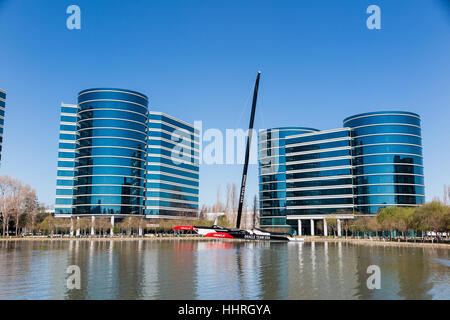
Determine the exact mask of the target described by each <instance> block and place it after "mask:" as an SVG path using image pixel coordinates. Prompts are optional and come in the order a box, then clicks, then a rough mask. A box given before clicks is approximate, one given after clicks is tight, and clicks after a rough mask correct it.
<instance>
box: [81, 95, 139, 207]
mask: <svg viewBox="0 0 450 320" xmlns="http://www.w3.org/2000/svg"><path fill="white" fill-rule="evenodd" d="M147 114H148V98H147V97H146V96H145V95H143V94H141V93H138V92H135V91H130V90H123V89H109V88H107V89H106V88H101V89H87V90H83V91H81V92H80V93H79V95H78V119H77V124H78V128H77V140H76V141H77V148H76V161H75V183H74V184H75V192H74V197H75V199H74V213H75V214H87V215H98V214H115V215H128V214H143V209H144V179H145V148H146V134H147V132H146V129H147Z"/></svg>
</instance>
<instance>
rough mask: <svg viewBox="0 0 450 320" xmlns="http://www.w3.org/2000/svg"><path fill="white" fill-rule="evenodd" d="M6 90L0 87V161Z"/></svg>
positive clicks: (0, 157)
mask: <svg viewBox="0 0 450 320" xmlns="http://www.w3.org/2000/svg"><path fill="white" fill-rule="evenodd" d="M5 106H6V91H5V90H2V89H0V161H1V159H2V145H3V127H4V125H5Z"/></svg>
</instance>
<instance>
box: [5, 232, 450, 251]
mask: <svg viewBox="0 0 450 320" xmlns="http://www.w3.org/2000/svg"><path fill="white" fill-rule="evenodd" d="M302 238H303V239H304V242H342V243H350V244H359V245H371V246H392V247H420V248H442V249H450V244H449V243H438V242H434V243H430V242H421V241H420V240H416V242H414V240H410V241H407V242H405V241H398V240H392V241H389V240H380V239H367V238H366V239H355V238H345V237H340V238H338V237H336V238H334V237H311V236H305V237H302ZM139 240H141V241H168V240H170V241H208V242H212V241H216V242H219V241H220V242H224V241H225V242H243V241H244V242H245V241H249V240H241V239H213V238H205V237H199V236H172V235H168V236H158V237H157V236H150V237H149V236H147V237H132V236H113V237H109V236H108V237H99V236H97V237H95V236H94V237H91V236H84V237H47V236H35V237H0V242H8V241H139ZM250 241H252V240H250ZM256 241H258V240H256ZM297 243H298V242H297ZM300 243H301V242H300Z"/></svg>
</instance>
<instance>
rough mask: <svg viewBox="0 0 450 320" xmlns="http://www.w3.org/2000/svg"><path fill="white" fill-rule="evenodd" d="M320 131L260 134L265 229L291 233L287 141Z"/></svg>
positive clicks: (292, 129) (294, 129)
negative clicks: (288, 222)
mask: <svg viewBox="0 0 450 320" xmlns="http://www.w3.org/2000/svg"><path fill="white" fill-rule="evenodd" d="M314 131H318V130H317V129H311V128H302V127H282V128H272V129H267V130H262V131H261V132H260V133H259V141H258V161H259V201H260V205H259V208H260V210H259V217H260V225H261V226H262V227H265V228H272V229H278V230H280V229H281V230H282V229H286V230H287V231H289V230H290V228H291V227H290V225H288V224H287V222H286V158H285V149H284V146H285V138H286V137H288V136H294V135H298V134H303V133H307V132H314Z"/></svg>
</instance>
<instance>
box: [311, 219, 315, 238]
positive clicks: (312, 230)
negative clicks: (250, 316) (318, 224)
mask: <svg viewBox="0 0 450 320" xmlns="http://www.w3.org/2000/svg"><path fill="white" fill-rule="evenodd" d="M311 235H312V236H313V235H314V219H311Z"/></svg>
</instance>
